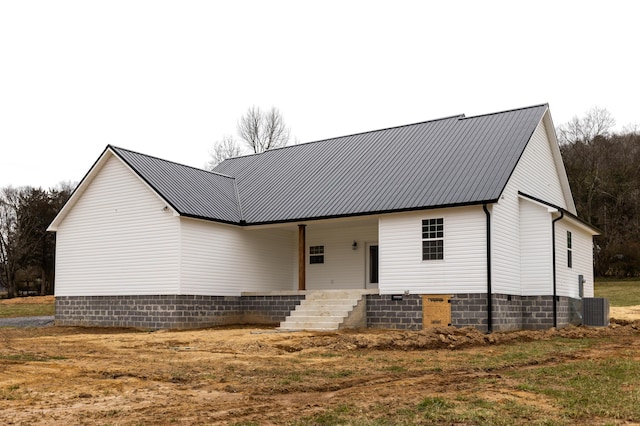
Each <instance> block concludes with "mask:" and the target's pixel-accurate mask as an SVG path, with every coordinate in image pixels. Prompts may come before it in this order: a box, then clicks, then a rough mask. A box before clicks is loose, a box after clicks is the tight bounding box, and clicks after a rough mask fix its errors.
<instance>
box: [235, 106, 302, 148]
mask: <svg viewBox="0 0 640 426" xmlns="http://www.w3.org/2000/svg"><path fill="white" fill-rule="evenodd" d="M237 130H238V135H239V136H240V139H242V141H243V142H244V143H246V144H247V146H248V147H249V148H250V149H251V150H252V151H253V152H254V153H256V154H258V153H261V152H264V151H268V150H270V149H274V148H281V147H283V146H287V145H288V144H289V140H290V138H291V132H290V130H289V127H288V126H287V125H286V124H285V122H284V118H283V117H282V114H281V113H280V111H279V110H278V109H277V108H275V107H272V108H271V109H270V110H269V111H262V110H261V109H260V107H257V106H255V105H254V106H252V107H251V108H249V109H248V110H247V112H246V113H245V114H244V115H243V116H242V117H240V120H238V126H237Z"/></svg>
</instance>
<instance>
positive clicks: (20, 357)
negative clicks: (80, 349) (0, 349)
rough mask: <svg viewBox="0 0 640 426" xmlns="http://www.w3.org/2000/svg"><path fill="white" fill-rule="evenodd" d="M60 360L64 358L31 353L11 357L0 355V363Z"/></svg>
mask: <svg viewBox="0 0 640 426" xmlns="http://www.w3.org/2000/svg"><path fill="white" fill-rule="evenodd" d="M62 359H66V358H65V357H62V356H43V355H37V354H33V353H20V354H11V355H7V354H0V361H2V360H5V361H12V362H17V363H20V362H45V361H52V360H62Z"/></svg>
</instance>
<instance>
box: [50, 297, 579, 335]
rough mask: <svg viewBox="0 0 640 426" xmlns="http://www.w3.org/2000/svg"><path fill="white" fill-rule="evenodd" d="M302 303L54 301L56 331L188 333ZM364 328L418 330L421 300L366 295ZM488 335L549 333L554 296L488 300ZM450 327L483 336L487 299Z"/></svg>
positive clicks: (564, 312) (275, 318)
mask: <svg viewBox="0 0 640 426" xmlns="http://www.w3.org/2000/svg"><path fill="white" fill-rule="evenodd" d="M304 298H305V294H304V292H293V291H292V292H283V294H278V295H274V294H258V293H256V294H247V295H243V296H195V295H149V296H57V297H56V302H55V303H56V318H55V323H56V325H61V326H98V327H137V328H144V329H154V330H157V329H189V328H205V327H213V326H220V325H234V324H264V325H278V324H279V323H281V322H282V321H284V320H285V318H286V317H287V316H288V315H289V313H290V312H291V311H293V310H294V309H295V307H296V306H297V305H299V304H300V302H301V301H302V300H303V299H304ZM364 301H365V304H364V306H361V307H360V309H362V310H363V311H364V312H366V326H367V327H371V328H390V329H403V330H420V329H422V328H423V306H422V295H419V294H402V295H380V294H367V295H366V296H365V299H364ZM492 305H493V315H492V329H493V331H506V330H542V329H548V328H551V327H553V296H516V295H507V294H493V295H492ZM556 309H557V325H558V327H564V326H567V325H569V324H579V323H580V322H581V318H582V317H581V303H580V300H579V299H571V298H567V297H557V299H556ZM451 325H453V326H455V327H469V326H470V327H475V328H477V329H479V330H480V331H485V332H486V331H487V330H488V318H487V295H486V293H478V294H474V293H463V294H454V295H452V297H451Z"/></svg>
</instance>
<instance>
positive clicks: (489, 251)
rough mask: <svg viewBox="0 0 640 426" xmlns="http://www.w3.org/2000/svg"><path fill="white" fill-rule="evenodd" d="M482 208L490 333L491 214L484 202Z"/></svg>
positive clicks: (491, 326)
mask: <svg viewBox="0 0 640 426" xmlns="http://www.w3.org/2000/svg"><path fill="white" fill-rule="evenodd" d="M482 210H484V214H485V215H486V216H487V333H492V332H493V324H492V323H493V301H492V300H491V215H490V214H489V209H487V204H486V203H485V204H483V205H482ZM554 283H555V280H554ZM554 289H555V284H554ZM554 300H555V299H554Z"/></svg>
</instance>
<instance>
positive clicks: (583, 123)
mask: <svg viewBox="0 0 640 426" xmlns="http://www.w3.org/2000/svg"><path fill="white" fill-rule="evenodd" d="M615 125H616V120H615V119H614V118H613V117H612V116H611V114H610V113H609V111H608V110H607V109H606V108H600V107H597V106H596V107H593V108H591V109H590V110H589V111H587V112H586V113H585V115H584V117H582V118H578V117H577V116H574V117H573V118H572V119H571V121H569V122H567V123H565V124H562V125H560V126H559V127H558V129H557V133H558V139H559V142H560V143H561V144H567V143H576V142H582V143H586V144H587V145H589V144H591V143H592V142H593V140H594V139H595V138H596V137H597V136H609V135H610V134H611V129H613V127H614V126H615Z"/></svg>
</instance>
